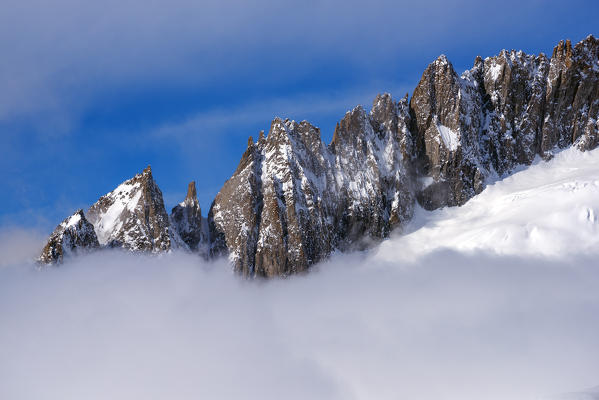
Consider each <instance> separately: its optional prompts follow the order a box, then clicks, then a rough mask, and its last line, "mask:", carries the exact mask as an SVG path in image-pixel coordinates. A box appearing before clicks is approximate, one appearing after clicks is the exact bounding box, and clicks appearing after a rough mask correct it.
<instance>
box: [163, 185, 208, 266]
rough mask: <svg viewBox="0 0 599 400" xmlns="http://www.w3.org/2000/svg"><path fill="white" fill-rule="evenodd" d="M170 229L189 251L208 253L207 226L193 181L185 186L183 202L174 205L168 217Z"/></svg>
mask: <svg viewBox="0 0 599 400" xmlns="http://www.w3.org/2000/svg"><path fill="white" fill-rule="evenodd" d="M170 222H171V227H172V229H173V230H174V232H175V233H176V234H177V236H178V237H179V238H181V240H182V241H183V243H185V246H184V247H187V248H188V249H189V250H191V251H200V252H201V253H202V255H205V256H207V255H208V252H209V243H208V225H207V223H206V221H204V218H202V210H201V208H200V203H199V202H198V196H197V192H196V184H195V181H191V182H190V183H189V185H188V186H187V195H186V196H185V200H183V201H182V202H181V203H179V204H178V205H176V206H175V207H174V208H173V210H172V212H171V216H170Z"/></svg>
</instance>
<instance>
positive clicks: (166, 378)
mask: <svg viewBox="0 0 599 400" xmlns="http://www.w3.org/2000/svg"><path fill="white" fill-rule="evenodd" d="M373 260H374V259H373V258H372V257H370V256H364V255H354V256H342V257H337V258H334V259H333V260H332V261H331V262H329V263H327V264H324V265H321V266H319V267H318V268H316V269H315V270H314V271H313V272H312V273H310V274H308V275H306V276H301V277H294V278H291V279H286V280H274V281H269V282H263V281H243V280H241V279H239V278H238V277H236V276H234V275H232V274H231V273H230V272H229V268H228V267H227V266H226V265H224V264H219V263H215V264H206V265H200V264H199V263H198V259H197V258H195V257H191V256H185V255H168V256H163V257H139V256H138V257H135V256H131V255H126V254H122V253H110V252H102V253H97V254H95V255H91V256H87V257H82V258H77V259H76V260H75V261H73V262H70V263H67V264H65V265H63V266H62V267H60V268H50V269H47V270H44V271H36V270H35V269H34V268H33V266H32V265H13V266H9V267H4V268H2V269H0V327H2V329H0V398H6V399H41V398H43V399H71V398H85V399H106V398H111V399H131V398H144V399H164V398H177V399H187V398H189V399H192V398H193V399H197V398H210V399H230V398H246V399H247V398H249V399H254V398H261V399H281V398H286V399H307V398H310V399H319V398H320V399H373V398H376V399H396V398H414V399H475V398H477V399H479V398H485V399H524V398H538V397H539V396H546V395H547V396H548V395H554V394H560V393H564V392H570V391H574V390H579V389H584V388H587V387H591V386H593V385H596V384H597V383H599V378H598V374H597V372H598V371H599V346H597V337H599V317H598V316H599V291H598V290H597V287H599V270H598V269H597V268H596V266H595V264H596V259H595V258H592V257H588V258H585V257H578V258H572V259H571V260H569V261H567V262H565V261H561V262H559V263H551V262H547V261H538V260H531V259H523V258H507V257H506V256H504V257H501V258H496V257H493V256H490V255H485V254H482V253H479V254H473V255H469V256H465V255H460V254H457V253H452V252H436V253H432V254H429V255H428V256H425V257H423V258H422V259H421V260H420V261H419V262H418V263H417V264H414V263H410V264H409V265H408V264H402V263H401V262H398V263H396V264H394V265H392V264H390V263H389V262H384V263H383V262H380V263H378V262H376V261H373Z"/></svg>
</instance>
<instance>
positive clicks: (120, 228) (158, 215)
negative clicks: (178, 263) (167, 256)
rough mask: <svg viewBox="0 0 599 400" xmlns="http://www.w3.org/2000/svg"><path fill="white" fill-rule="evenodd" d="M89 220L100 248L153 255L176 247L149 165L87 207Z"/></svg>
mask: <svg viewBox="0 0 599 400" xmlns="http://www.w3.org/2000/svg"><path fill="white" fill-rule="evenodd" d="M88 219H89V221H90V222H91V223H92V224H93V225H94V227H95V229H96V233H97V235H98V240H99V242H100V244H101V245H106V246H110V247H124V248H126V249H130V250H135V251H152V252H157V251H166V250H169V249H171V247H172V246H173V245H174V246H176V240H175V243H173V240H172V239H176V238H172V232H171V231H170V229H169V221H168V214H167V213H166V210H165V208H164V201H163V199H162V192H161V191H160V188H159V187H158V185H156V182H155V181H154V179H153V177H152V170H151V168H150V166H148V167H147V168H146V169H144V170H143V172H142V173H140V174H137V175H135V176H134V177H133V178H131V179H129V180H127V181H125V182H123V183H122V184H121V185H119V186H118V187H117V188H116V189H115V190H113V191H112V192H110V193H108V194H106V195H104V196H102V197H101V198H100V199H99V200H98V201H97V202H96V203H95V204H94V205H92V206H91V207H90V209H89V211H88Z"/></svg>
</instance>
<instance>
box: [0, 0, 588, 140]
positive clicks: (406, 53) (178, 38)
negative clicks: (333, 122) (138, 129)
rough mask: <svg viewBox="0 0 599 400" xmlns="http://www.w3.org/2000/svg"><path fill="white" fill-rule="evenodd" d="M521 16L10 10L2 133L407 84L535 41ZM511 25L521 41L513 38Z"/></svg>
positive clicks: (379, 6) (265, 0) (271, 9)
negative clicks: (295, 87) (207, 104)
mask: <svg viewBox="0 0 599 400" xmlns="http://www.w3.org/2000/svg"><path fill="white" fill-rule="evenodd" d="M544 6H545V8H546V10H545V11H546V12H547V14H549V13H550V12H551V11H554V9H555V10H559V11H561V5H560V4H559V3H556V4H549V5H547V4H545V5H544ZM558 6H559V8H558ZM518 8H519V11H520V12H519V13H518V15H514V13H512V12H511V7H510V6H509V5H508V4H505V5H504V7H502V9H501V10H496V12H494V13H492V15H490V14H489V13H488V9H487V7H486V6H485V5H484V4H481V3H480V2H473V1H460V2H457V3H455V2H454V3H452V4H451V5H449V4H447V3H446V2H441V1H437V0H434V1H426V2H419V3H415V2H396V1H387V0H384V1H375V2H370V3H369V4H368V5H364V4H363V3H360V2H354V1H351V2H340V1H308V2H301V3H297V2H296V3H293V4H290V3H289V2H275V1H271V0H259V1H257V2H252V3H251V4H250V3H247V2H241V1H223V2H218V1H212V0H211V1H203V2H202V3H197V2H193V1H188V0H176V1H172V2H169V3H168V4H167V3H164V2H161V1H144V2H142V1H138V0H130V1H116V0H110V1H104V2H102V3H101V4H100V3H94V4H86V5H85V6H83V5H82V4H81V3H80V2H76V1H73V0H59V1H54V2H52V3H51V4H50V3H48V2H46V1H41V0H25V1H12V0H9V1H7V2H5V4H4V7H3V13H2V15H0V53H1V54H2V57H3V59H4V60H5V61H6V62H4V63H2V65H1V66H0V85H1V86H2V87H3V90H2V93H1V94H0V121H6V120H11V121H12V120H22V121H28V122H30V123H31V122H35V123H37V124H38V125H39V126H40V127H43V128H44V130H46V131H49V130H52V129H50V128H52V126H54V127H55V129H54V130H56V131H65V130H69V129H73V127H76V126H77V123H78V122H79V121H78V118H81V117H82V115H84V114H85V113H86V112H88V111H89V109H90V108H94V107H96V108H97V107H104V106H105V104H104V103H106V102H108V101H112V102H114V101H119V100H121V101H122V99H123V98H125V99H126V98H127V97H128V96H131V95H132V94H133V93H139V92H142V95H143V93H144V91H152V90H155V89H157V88H159V89H161V90H163V91H169V90H186V89H192V92H193V91H195V92H197V91H198V90H200V89H201V88H206V87H212V88H219V87H220V88H221V90H234V89H235V88H239V87H240V86H244V85H245V86H248V85H250V83H251V85H250V86H251V90H252V91H253V92H254V93H259V92H260V89H265V88H273V87H275V88H280V87H282V85H285V84H290V83H291V84H293V83H294V82H299V83H300V84H301V83H302V82H306V84H309V83H310V82H311V81H314V80H317V79H318V77H319V76H326V77H327V78H326V79H327V80H334V79H340V78H339V77H340V76H343V75H344V74H349V75H351V76H352V77H353V78H354V79H361V77H362V76H364V75H366V76H368V75H369V74H364V73H363V72H364V71H371V72H372V71H374V72H377V71H378V72H381V71H383V70H385V69H386V68H387V67H389V68H393V69H394V70H397V73H398V74H400V73H404V74H405V73H408V71H418V72H421V70H422V67H423V66H424V65H420V64H421V62H419V63H418V65H414V60H415V57H414V56H415V55H418V57H417V58H416V59H418V60H427V59H432V58H434V57H435V56H436V55H438V54H439V53H440V52H447V51H451V50H452V49H456V48H459V47H464V46H463V45H460V44H459V43H460V42H461V41H465V40H467V41H468V43H469V44H471V45H473V46H477V45H478V44H480V43H481V42H489V41H492V42H493V43H497V41H498V40H499V39H498V37H497V35H496V34H495V31H494V29H503V30H504V31H505V35H504V36H508V37H506V38H504V40H510V39H511V40H512V41H513V37H514V36H515V37H527V36H525V35H522V34H521V30H522V29H525V28H523V27H528V28H527V29H530V28H531V27H530V24H526V23H524V22H529V19H530V16H531V15H537V12H538V7H536V5H535V4H530V5H528V4H527V5H523V4H520V3H518ZM555 15H558V13H557V12H556V13H555ZM559 15H561V12H560V13H559ZM483 17H484V18H483ZM550 17H551V18H554V17H555V16H554V15H553V14H551V16H550ZM551 18H549V15H548V18H547V21H548V22H547V27H543V29H549V28H548V27H550V26H551V24H550V21H551ZM465 20H467V21H468V23H463V22H464V21H465ZM518 22H523V23H521V24H519V23H518ZM507 23H509V24H508V26H512V25H516V26H517V27H518V29H513V30H509V29H505V28H504V27H505V26H506V24H507ZM579 25H580V23H579ZM581 29H582V28H581ZM448 32H451V35H448V34H447V33H448ZM474 34H476V35H474ZM574 39H576V38H574ZM509 44H510V43H506V44H504V46H506V45H509ZM552 44H553V43H550V44H549V45H552ZM498 50H499V49H497V50H496V51H498ZM533 50H535V51H538V49H533ZM424 53H425V54H424ZM474 55H475V54H469V55H468V58H469V59H470V60H471V59H472V58H473V56H474ZM399 66H402V69H401V70H399ZM396 68H397V69H396ZM400 71H401V72H400ZM410 76H411V75H410ZM33 116H35V117H37V118H31V117H33ZM40 120H43V122H42V121H40ZM48 121H51V125H49V124H48Z"/></svg>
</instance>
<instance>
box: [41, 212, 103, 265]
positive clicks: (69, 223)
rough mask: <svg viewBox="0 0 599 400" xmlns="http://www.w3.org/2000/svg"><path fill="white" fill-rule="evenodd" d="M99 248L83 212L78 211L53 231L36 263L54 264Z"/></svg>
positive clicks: (90, 225)
mask: <svg viewBox="0 0 599 400" xmlns="http://www.w3.org/2000/svg"><path fill="white" fill-rule="evenodd" d="M99 246H100V244H99V243H98V238H97V237H96V233H95V231H94V227H93V225H92V224H90V223H89V222H88V220H87V219H86V218H85V214H84V213H83V210H81V209H79V210H77V211H76V212H75V213H74V214H73V215H71V216H70V217H67V218H65V220H64V221H62V222H61V223H60V224H59V225H58V226H57V227H56V229H54V232H52V234H51V235H50V238H49V239H48V242H47V243H46V246H44V248H43V250H42V254H41V255H40V257H39V259H38V261H39V262H40V263H42V264H55V263H59V262H61V261H63V259H64V257H67V256H69V255H71V254H77V253H82V252H85V251H89V250H93V249H96V248H98V247H99Z"/></svg>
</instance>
